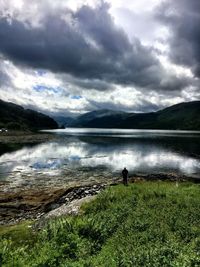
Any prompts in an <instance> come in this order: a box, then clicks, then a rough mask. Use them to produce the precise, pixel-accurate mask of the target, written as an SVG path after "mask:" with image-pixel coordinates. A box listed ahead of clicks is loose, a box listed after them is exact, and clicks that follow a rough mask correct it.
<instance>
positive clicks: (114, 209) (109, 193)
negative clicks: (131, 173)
mask: <svg viewBox="0 0 200 267" xmlns="http://www.w3.org/2000/svg"><path fill="white" fill-rule="evenodd" d="M82 210H83V211H84V212H83V213H82V214H80V215H79V216H75V217H63V218H59V219H56V220H51V221H50V222H49V224H48V225H47V226H46V227H45V228H44V229H42V230H40V231H38V232H34V231H33V230H32V229H31V228H30V227H29V226H30V224H31V223H30V222H26V223H23V224H20V225H17V226H13V227H1V228H0V236H1V240H0V241H1V242H0V266H4V267H12V266H19V267H29V266H37V267H46V266H56V267H57V266H65V267H82V266H85V267H89V266H91V267H101V266H102V267H104V266H105V267H116V266H122V267H126V266H131V267H133V266H135V267H137V266H141V267H145V266H150V267H157V266H174V267H175V266H176V267H190V266H193V267H197V266H198V267H199V266H200V185H196V184H189V183H182V184H180V185H179V186H178V187H177V186H176V184H175V183H170V182H141V183H135V184H131V185H129V186H128V187H124V186H123V185H118V186H114V187H110V188H109V189H107V190H106V191H104V192H102V193H100V194H99V195H98V197H97V198H96V200H94V201H93V202H90V203H88V204H85V205H84V206H83V207H82Z"/></svg>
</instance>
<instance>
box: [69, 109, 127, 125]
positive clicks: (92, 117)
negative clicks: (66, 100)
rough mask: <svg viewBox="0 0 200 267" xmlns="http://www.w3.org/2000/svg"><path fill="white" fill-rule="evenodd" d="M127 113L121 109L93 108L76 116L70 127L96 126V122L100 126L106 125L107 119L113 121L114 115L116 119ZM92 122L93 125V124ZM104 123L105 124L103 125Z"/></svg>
mask: <svg viewBox="0 0 200 267" xmlns="http://www.w3.org/2000/svg"><path fill="white" fill-rule="evenodd" d="M126 114H127V113H125V112H122V111H113V110H109V109H102V110H95V111H91V112H88V113H85V114H83V115H80V116H79V117H78V118H76V119H75V120H74V121H73V122H72V123H71V124H70V126H71V127H97V128H98V126H97V124H98V123H100V125H101V126H100V128H103V127H106V128H108V126H107V119H108V120H109V123H110V120H111V118H112V119H113V121H112V123H114V118H115V117H116V118H117V120H119V118H121V116H125V115H126ZM93 124H94V125H93ZM104 124H105V126H104Z"/></svg>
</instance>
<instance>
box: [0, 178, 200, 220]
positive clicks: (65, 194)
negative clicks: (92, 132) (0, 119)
mask: <svg viewBox="0 0 200 267" xmlns="http://www.w3.org/2000/svg"><path fill="white" fill-rule="evenodd" d="M155 180H157V181H171V182H176V185H178V183H179V182H188V181H190V182H195V183H200V178H192V177H186V176H180V175H176V174H147V175H144V174H140V175H133V176H131V177H129V183H133V182H144V181H155ZM119 183H121V179H118V180H117V179H115V180H114V179H113V181H111V180H109V181H107V183H106V182H105V183H91V184H87V185H78V186H73V187H68V188H52V187H49V188H43V189H42V188H40V189H26V190H21V191H17V192H12V191H9V192H7V191H5V192H1V195H0V225H8V224H15V223H18V222H20V221H23V220H27V219H31V220H33V219H34V220H35V219H36V220H39V219H40V218H49V217H54V216H60V215H64V214H76V213H77V212H78V210H79V208H80V205H81V204H82V203H83V202H84V201H89V200H90V199H92V198H93V197H94V196H95V195H97V194H98V193H100V192H101V191H102V190H104V189H105V188H106V187H108V186H110V185H116V184H119Z"/></svg>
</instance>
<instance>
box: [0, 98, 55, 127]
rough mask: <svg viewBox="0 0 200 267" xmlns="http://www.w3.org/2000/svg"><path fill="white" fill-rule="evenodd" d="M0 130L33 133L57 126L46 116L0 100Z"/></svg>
mask: <svg viewBox="0 0 200 267" xmlns="http://www.w3.org/2000/svg"><path fill="white" fill-rule="evenodd" d="M0 128H8V129H13V130H33V131H34V130H41V129H56V128H58V124H57V123H56V122H55V121H54V120H53V119H52V118H50V117H49V116H47V115H44V114H42V113H39V112H37V111H34V110H31V109H24V108H23V107H21V106H19V105H16V104H13V103H9V102H5V101H3V100H0Z"/></svg>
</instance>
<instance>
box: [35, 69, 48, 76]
mask: <svg viewBox="0 0 200 267" xmlns="http://www.w3.org/2000/svg"><path fill="white" fill-rule="evenodd" d="M46 73H47V72H46V71H45V70H42V69H39V70H37V71H36V74H37V75H38V76H44V75H45V74H46Z"/></svg>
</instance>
